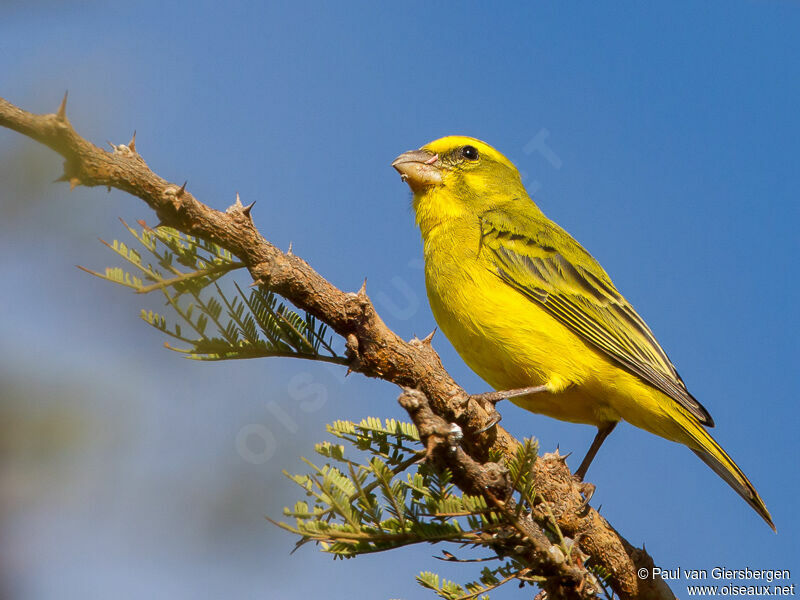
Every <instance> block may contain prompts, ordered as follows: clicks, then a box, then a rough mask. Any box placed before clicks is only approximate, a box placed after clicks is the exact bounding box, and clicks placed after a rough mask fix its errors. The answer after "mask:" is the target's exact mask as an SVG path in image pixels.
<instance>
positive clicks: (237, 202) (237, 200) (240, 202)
mask: <svg viewBox="0 0 800 600" xmlns="http://www.w3.org/2000/svg"><path fill="white" fill-rule="evenodd" d="M233 206H234V207H236V208H242V201H241V200H240V199H239V192H236V202H234V203H233Z"/></svg>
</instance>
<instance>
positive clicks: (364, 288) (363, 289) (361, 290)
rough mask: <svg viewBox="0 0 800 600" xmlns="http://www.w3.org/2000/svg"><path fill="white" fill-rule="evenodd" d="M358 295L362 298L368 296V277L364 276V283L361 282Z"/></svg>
mask: <svg viewBox="0 0 800 600" xmlns="http://www.w3.org/2000/svg"><path fill="white" fill-rule="evenodd" d="M358 295H359V297H361V298H366V297H367V278H366V277H364V283H362V284H361V287H360V288H359V290H358Z"/></svg>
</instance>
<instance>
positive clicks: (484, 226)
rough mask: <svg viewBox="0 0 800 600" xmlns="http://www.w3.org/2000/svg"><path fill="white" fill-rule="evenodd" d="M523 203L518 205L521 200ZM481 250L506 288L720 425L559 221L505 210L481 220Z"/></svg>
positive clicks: (704, 418)
mask: <svg viewBox="0 0 800 600" xmlns="http://www.w3.org/2000/svg"><path fill="white" fill-rule="evenodd" d="M521 201H523V200H517V202H521ZM480 247H481V251H482V250H483V249H484V248H485V249H486V250H487V251H488V252H489V253H490V258H491V260H492V263H493V266H494V268H495V272H496V274H497V275H498V277H500V279H502V280H503V281H504V282H505V283H507V284H508V285H509V286H511V287H513V288H514V289H516V290H518V291H519V292H520V293H522V294H524V295H525V296H526V297H527V298H529V299H530V300H531V301H532V302H535V303H537V304H538V305H540V306H541V307H542V308H544V309H545V310H546V311H547V312H548V313H550V314H551V315H552V316H554V317H555V318H556V319H558V320H559V321H560V322H561V323H563V324H564V325H565V326H566V327H568V328H569V329H570V330H572V331H573V332H574V333H576V334H577V335H578V336H580V337H581V338H582V339H583V340H584V341H585V342H586V343H588V344H589V345H591V346H592V347H594V348H595V349H597V350H599V351H600V352H602V353H604V354H605V355H606V356H607V357H609V358H610V359H612V360H613V361H614V362H616V363H617V364H618V365H620V366H622V367H623V368H625V369H626V370H628V371H629V372H631V373H633V374H634V375H636V376H638V377H640V378H641V379H642V380H644V381H645V382H646V383H648V384H649V385H652V386H653V387H655V388H656V389H658V390H660V391H662V392H663V393H664V394H666V395H667V396H669V397H670V398H672V399H673V400H675V401H676V402H678V403H679V404H680V405H681V406H683V407H684V408H686V409H687V410H688V411H689V412H691V413H692V414H693V415H694V416H695V417H696V418H697V419H698V420H699V421H700V422H701V423H703V424H704V425H707V426H709V427H712V426H713V425H714V421H713V420H712V418H711V415H709V414H708V411H707V410H706V409H705V408H704V407H703V406H702V405H701V404H700V403H699V402H698V401H697V400H695V398H694V397H693V396H692V395H691V394H690V393H689V392H688V390H687V389H686V386H685V385H684V383H683V380H682V379H681V378H680V376H679V375H678V372H677V371H676V370H675V367H674V366H673V364H672V362H671V361H670V360H669V357H668V356H667V354H666V353H665V352H664V350H663V348H661V346H660V345H659V343H658V342H657V341H656V339H655V336H654V335H653V332H652V331H650V328H649V327H648V326H647V324H646V323H645V322H644V320H642V318H641V317H640V316H639V315H638V314H637V313H636V311H635V310H634V309H633V307H632V306H631V305H630V303H629V302H628V301H627V300H625V298H623V297H622V295H621V294H620V293H619V292H618V291H617V289H616V288H615V287H614V284H613V283H612V282H611V279H610V278H609V277H608V275H607V274H606V272H605V271H604V270H603V268H602V267H601V266H600V265H599V264H598V263H597V261H595V260H594V258H592V256H591V255H590V254H589V253H588V252H586V250H584V249H583V247H581V245H580V244H578V243H577V242H576V241H575V240H574V239H572V238H571V237H570V236H569V234H567V233H566V232H565V231H564V230H562V229H561V228H559V227H558V226H557V225H555V224H554V223H551V222H549V221H546V220H543V219H529V220H528V221H527V222H523V223H520V220H519V217H517V216H516V215H513V216H512V215H511V214H509V212H507V211H505V210H503V209H494V210H491V211H488V212H486V213H484V214H483V215H482V216H481V246H480Z"/></svg>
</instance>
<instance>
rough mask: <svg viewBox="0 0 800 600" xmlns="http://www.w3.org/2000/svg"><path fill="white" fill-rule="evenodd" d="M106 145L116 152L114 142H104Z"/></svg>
mask: <svg viewBox="0 0 800 600" xmlns="http://www.w3.org/2000/svg"><path fill="white" fill-rule="evenodd" d="M106 144H108V145H109V146H111V149H112V150H113V151H114V152H116V151H117V146H116V144H114V142H112V141H111V140H106Z"/></svg>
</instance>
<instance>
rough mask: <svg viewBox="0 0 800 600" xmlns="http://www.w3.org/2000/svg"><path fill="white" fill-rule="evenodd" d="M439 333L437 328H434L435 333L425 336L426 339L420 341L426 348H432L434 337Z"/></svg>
mask: <svg viewBox="0 0 800 600" xmlns="http://www.w3.org/2000/svg"><path fill="white" fill-rule="evenodd" d="M437 331H438V330H437V328H436V327H434V328H433V331H431V332H430V333H429V334H428V335H426V336H425V337H424V338H422V340H420V341H421V342H422V343H423V344H425V345H426V346H430V345H431V343H432V342H433V336H434V335H436V332H437Z"/></svg>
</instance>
